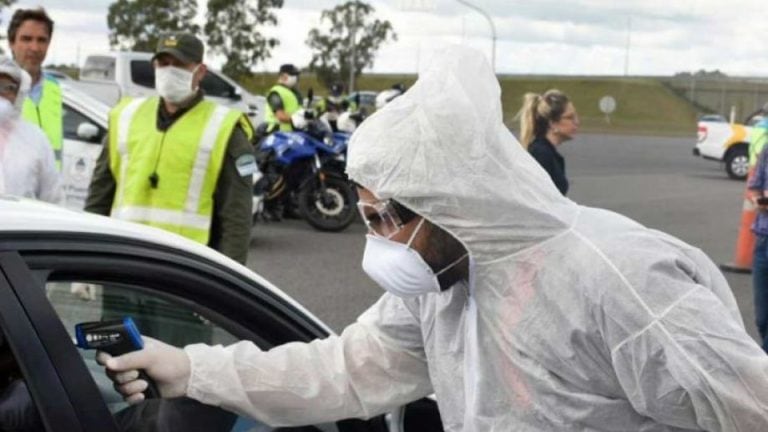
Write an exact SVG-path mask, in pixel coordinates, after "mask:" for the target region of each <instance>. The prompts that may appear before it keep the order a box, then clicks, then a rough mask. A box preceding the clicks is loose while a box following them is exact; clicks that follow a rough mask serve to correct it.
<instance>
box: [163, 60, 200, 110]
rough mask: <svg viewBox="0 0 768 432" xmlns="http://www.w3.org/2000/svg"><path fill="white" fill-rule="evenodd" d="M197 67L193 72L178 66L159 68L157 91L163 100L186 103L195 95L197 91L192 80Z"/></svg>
mask: <svg viewBox="0 0 768 432" xmlns="http://www.w3.org/2000/svg"><path fill="white" fill-rule="evenodd" d="M197 67H200V66H197ZM197 67H196V68H195V69H194V70H192V71H188V70H186V69H182V68H179V67H176V66H163V67H158V68H157V69H155V89H156V90H157V92H158V93H159V94H160V96H161V97H162V98H163V99H165V100H166V101H168V102H170V103H173V104H178V103H181V102H184V101H185V100H187V99H189V98H190V97H191V96H192V95H193V94H194V93H195V90H196V89H193V88H192V80H193V79H194V76H195V72H196V71H197Z"/></svg>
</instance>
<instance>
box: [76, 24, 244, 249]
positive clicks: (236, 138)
mask: <svg viewBox="0 0 768 432" xmlns="http://www.w3.org/2000/svg"><path fill="white" fill-rule="evenodd" d="M202 62H203V44H202V42H201V41H200V40H199V39H197V38H196V37H195V36H193V35H189V34H176V35H169V36H165V37H162V38H161V39H160V42H159V43H158V47H157V50H156V52H155V56H154V57H153V59H152V63H153V66H154V69H155V87H156V89H157V92H158V93H159V95H160V96H159V97H157V96H155V97H150V98H141V99H133V100H131V99H126V100H123V101H121V102H120V103H119V104H118V105H117V106H116V107H115V108H114V109H113V110H112V111H111V112H110V114H109V132H108V136H107V138H106V140H107V145H105V147H104V151H102V153H101V156H100V158H99V160H98V162H97V164H96V168H95V170H94V175H93V179H92V181H91V185H90V190H89V196H88V199H87V201H86V206H85V209H86V210H87V211H90V212H94V213H100V214H104V215H109V214H111V215H112V216H113V217H116V218H119V219H124V220H130V221H134V222H140V223H144V224H147V225H152V226H155V227H159V228H163V229H166V230H168V231H171V232H175V233H177V234H181V235H183V236H185V237H188V238H190V239H192V240H195V241H198V242H200V243H202V244H207V245H208V246H210V247H212V248H214V249H216V250H218V251H219V252H221V253H223V254H224V255H227V256H229V257H230V258H232V259H234V260H236V261H239V262H240V263H245V262H246V258H247V255H248V245H249V240H250V228H251V207H252V198H251V194H252V191H251V187H252V175H253V174H254V173H256V172H257V170H258V168H257V166H256V160H255V157H254V154H253V147H252V146H251V144H250V141H249V140H250V137H251V135H252V128H251V125H250V123H249V122H248V119H247V118H246V117H245V115H244V114H243V113H241V112H239V111H236V110H234V109H230V108H226V107H223V106H220V105H217V104H215V103H213V102H210V101H207V100H205V99H204V98H203V93H202V91H201V90H200V88H199V84H200V81H201V80H202V79H203V77H204V76H205V74H206V71H207V69H206V66H205V64H203V63H202Z"/></svg>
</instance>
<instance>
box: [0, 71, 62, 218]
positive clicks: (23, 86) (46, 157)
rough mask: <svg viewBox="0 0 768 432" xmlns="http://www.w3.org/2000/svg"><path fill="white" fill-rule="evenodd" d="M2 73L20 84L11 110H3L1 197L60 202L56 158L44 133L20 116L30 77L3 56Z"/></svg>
mask: <svg viewBox="0 0 768 432" xmlns="http://www.w3.org/2000/svg"><path fill="white" fill-rule="evenodd" d="M0 74H5V75H8V76H10V77H11V78H13V79H14V80H17V81H18V82H19V91H18V93H17V95H16V101H15V102H14V103H13V105H12V109H8V108H10V107H8V106H7V105H6V107H5V109H1V110H0V194H8V195H15V196H20V197H26V198H33V199H39V200H42V201H48V202H51V203H58V202H59V201H60V200H61V183H60V178H59V172H58V170H57V169H56V159H55V156H54V154H53V150H52V149H51V145H50V143H49V142H48V138H47V137H46V136H45V134H44V133H43V131H42V130H40V128H38V127H37V126H35V125H33V124H31V123H29V122H27V121H26V120H24V119H23V118H22V117H21V107H22V104H23V101H24V99H25V98H26V97H27V93H28V92H29V88H30V85H31V81H32V80H31V78H30V77H29V74H27V72H25V71H24V70H23V69H21V67H19V66H18V65H17V64H16V63H15V62H14V61H13V60H11V59H9V58H8V57H5V56H0Z"/></svg>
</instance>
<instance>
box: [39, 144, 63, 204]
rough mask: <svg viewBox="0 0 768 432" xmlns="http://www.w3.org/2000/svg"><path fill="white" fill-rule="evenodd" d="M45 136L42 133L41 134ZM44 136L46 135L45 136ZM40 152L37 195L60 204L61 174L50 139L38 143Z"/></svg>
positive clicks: (42, 199) (43, 199)
mask: <svg viewBox="0 0 768 432" xmlns="http://www.w3.org/2000/svg"><path fill="white" fill-rule="evenodd" d="M40 135H41V136H43V135H42V134H40ZM43 137H44V136H43ZM38 148H39V152H40V167H39V170H40V171H39V173H40V177H39V182H38V190H37V191H36V196H37V198H38V199H39V200H41V201H46V202H49V203H54V204H60V203H61V200H62V191H61V186H62V185H61V175H60V174H59V170H58V169H57V168H56V156H55V155H54V153H53V149H52V148H51V146H50V144H48V140H47V139H46V140H44V141H41V142H40V143H39V144H38Z"/></svg>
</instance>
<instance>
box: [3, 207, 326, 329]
mask: <svg viewBox="0 0 768 432" xmlns="http://www.w3.org/2000/svg"><path fill="white" fill-rule="evenodd" d="M3 233H66V234H78V235H104V236H109V237H113V238H114V237H119V238H124V239H126V240H133V241H136V240H138V241H141V242H143V243H149V244H154V245H157V246H162V247H167V248H171V249H175V250H178V251H182V252H185V253H188V254H191V255H195V256H198V257H202V258H205V259H207V260H209V261H213V262H215V263H216V264H219V265H221V266H223V267H225V268H226V269H227V270H228V271H231V272H234V273H238V274H240V275H242V276H244V277H246V278H248V279H251V280H255V281H256V282H258V283H259V284H261V285H262V286H264V287H265V288H266V289H268V290H269V291H271V292H272V293H274V294H276V295H278V296H280V297H281V298H283V299H284V300H285V301H286V302H288V303H290V304H291V305H293V306H294V307H296V308H297V309H299V310H300V311H302V312H303V313H304V314H305V315H307V316H309V317H311V318H312V319H313V320H314V321H315V322H316V323H317V324H319V325H320V326H322V327H323V328H324V329H325V330H326V331H328V332H329V333H330V334H332V333H333V331H332V330H331V329H330V328H329V327H328V326H326V325H325V324H324V323H323V322H322V321H320V320H319V319H318V318H317V317H315V316H314V315H313V314H312V313H311V312H309V311H308V310H307V309H306V308H304V307H303V306H301V304H299V303H298V302H296V301H295V300H294V299H292V298H291V297H290V296H288V295H287V294H285V293H284V292H283V291H282V290H280V289H279V288H277V287H276V286H274V285H273V284H272V283H271V282H269V281H267V280H266V279H264V278H263V277H262V276H260V275H258V274H257V273H254V272H253V271H251V270H250V269H248V268H247V267H245V266H243V265H241V264H239V263H237V262H235V261H233V260H231V259H230V258H227V257H226V256H224V255H222V254H220V253H218V252H216V251H215V250H213V249H211V248H209V247H207V246H204V245H202V244H200V243H196V242H193V241H191V240H188V239H186V238H184V237H181V236H179V235H176V234H172V233H170V232H167V231H163V230H161V229H158V228H152V227H150V226H145V225H141V224H136V223H130V222H125V221H121V220H117V219H113V218H110V217H106V216H101V215H97V214H93V213H87V212H84V211H75V210H69V209H66V208H64V207H59V206H56V205H53V204H48V203H44V202H41V201H35V200H30V199H26V198H18V197H13V196H8V195H2V194H0V237H2V235H3Z"/></svg>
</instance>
